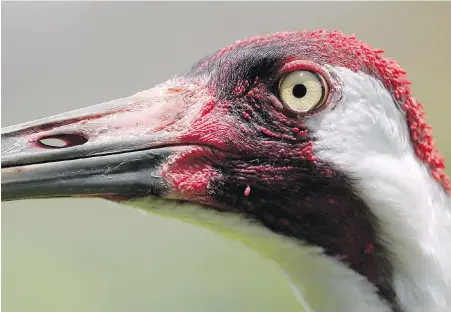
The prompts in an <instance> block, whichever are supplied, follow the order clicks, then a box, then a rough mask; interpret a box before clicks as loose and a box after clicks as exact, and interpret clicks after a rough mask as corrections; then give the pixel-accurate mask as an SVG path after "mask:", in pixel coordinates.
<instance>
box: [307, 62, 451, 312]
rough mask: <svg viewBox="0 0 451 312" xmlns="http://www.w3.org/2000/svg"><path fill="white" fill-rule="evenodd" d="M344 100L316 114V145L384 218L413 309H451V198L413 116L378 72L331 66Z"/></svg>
mask: <svg viewBox="0 0 451 312" xmlns="http://www.w3.org/2000/svg"><path fill="white" fill-rule="evenodd" d="M331 70H333V71H335V72H336V73H337V75H338V76H339V77H342V79H343V81H345V82H346V84H345V85H343V90H342V91H343V101H346V103H340V105H337V106H336V107H335V108H334V109H333V110H329V111H325V112H323V113H321V114H318V116H315V117H314V118H313V119H312V120H311V121H310V124H309V126H310V129H311V130H312V131H313V132H314V133H315V136H316V143H315V145H314V151H315V152H316V155H317V156H318V158H320V159H321V160H323V161H325V162H328V163H331V164H334V165H335V166H336V167H337V168H338V170H340V171H342V172H344V173H345V174H346V175H348V176H349V177H350V178H351V179H352V180H353V181H354V185H353V191H354V193H356V195H358V196H359V197H360V198H361V199H363V200H364V201H365V203H366V204H367V206H368V207H369V208H370V210H371V212H372V213H373V214H374V215H375V216H376V218H377V219H378V220H379V226H378V229H377V231H378V235H379V237H380V240H381V242H382V243H383V244H384V245H385V247H386V248H387V249H388V251H389V253H390V255H389V261H390V262H391V264H392V266H393V274H394V276H393V286H394V289H395V291H396V294H397V297H398V300H399V303H400V306H401V308H403V309H404V311H406V312H445V311H451V199H450V196H449V195H448V194H447V193H446V192H445V190H444V189H443V188H442V186H441V185H439V184H438V183H437V181H436V180H435V179H433V177H432V175H431V173H430V172H429V171H428V169H427V166H426V165H425V164H424V163H423V162H421V161H420V160H419V159H418V158H417V157H416V156H415V153H414V151H413V148H412V146H411V140H410V136H409V131H408V128H407V124H406V119H405V118H406V117H405V116H404V115H403V114H402V112H400V110H399V109H398V108H397V105H396V104H395V103H394V102H393V99H392V97H391V95H390V94H389V92H388V91H387V90H386V89H385V88H384V86H383V85H382V84H381V83H380V82H379V81H378V80H376V79H375V78H373V77H371V76H369V75H366V74H364V73H356V72H352V71H350V70H348V69H346V68H340V67H338V68H333V69H331Z"/></svg>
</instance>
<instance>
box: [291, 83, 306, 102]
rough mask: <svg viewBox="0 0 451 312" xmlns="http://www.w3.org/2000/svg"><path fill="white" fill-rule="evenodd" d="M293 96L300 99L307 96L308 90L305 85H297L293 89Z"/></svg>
mask: <svg viewBox="0 0 451 312" xmlns="http://www.w3.org/2000/svg"><path fill="white" fill-rule="evenodd" d="M292 92H293V95H294V96H295V97H297V98H298V99H300V98H303V97H304V96H305V95H306V94H307V88H306V87H305V86H304V85H303V84H297V85H295V86H294V87H293V91H292Z"/></svg>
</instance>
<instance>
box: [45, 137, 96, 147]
mask: <svg viewBox="0 0 451 312" xmlns="http://www.w3.org/2000/svg"><path fill="white" fill-rule="evenodd" d="M86 142H88V139H87V138H85V137H84V136H81V135H78V134H56V135H51V136H47V137H43V138H41V139H39V140H38V141H37V143H38V144H39V145H40V146H41V147H44V148H66V147H72V146H77V145H82V144H85V143H86Z"/></svg>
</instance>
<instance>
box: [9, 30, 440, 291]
mask: <svg viewBox="0 0 451 312" xmlns="http://www.w3.org/2000/svg"><path fill="white" fill-rule="evenodd" d="M46 138H47V139H48V138H56V139H59V140H61V142H63V144H62V146H58V147H55V146H48V145H46V144H45V140H46ZM419 142H423V143H419ZM405 153H415V155H416V157H418V159H420V160H421V161H422V162H423V163H424V166H425V168H427V169H428V170H430V172H431V175H434V177H435V178H436V180H437V181H438V182H440V183H441V184H442V185H443V186H446V184H445V182H444V181H445V176H444V174H443V173H442V169H443V163H442V160H441V159H440V158H439V157H438V156H437V154H436V153H435V150H434V149H433V145H432V139H431V135H430V133H429V129H428V128H427V127H426V125H425V123H424V121H423V115H422V112H421V107H420V105H419V104H418V103H417V102H416V101H415V100H414V99H412V98H411V97H410V94H409V89H408V82H407V81H406V80H405V78H404V72H403V71H402V70H401V69H400V68H399V67H398V66H397V64H396V63H394V62H392V61H388V60H385V59H383V58H382V57H381V56H380V51H377V50H372V49H370V48H369V47H368V46H367V45H365V44H363V43H362V42H360V41H358V40H356V39H355V38H353V37H346V36H343V35H342V34H340V33H338V32H333V33H328V32H325V31H317V32H302V33H284V34H276V35H271V36H263V37H255V38H251V39H248V40H245V41H242V42H239V43H236V44H234V45H231V46H228V47H226V48H224V49H222V50H220V51H218V52H217V53H215V54H214V55H213V56H210V57H207V58H204V59H203V60H201V61H200V62H198V63H197V64H196V65H195V66H194V67H193V68H192V70H191V71H190V72H189V73H187V74H186V75H183V76H180V77H177V78H174V79H170V80H168V81H166V82H164V83H162V84H160V85H157V86H156V87H154V88H151V89H149V90H146V91H142V92H140V93H137V94H135V95H133V96H131V97H128V98H124V99H119V100H115V101H112V102H107V103H103V104H100V105H96V106H92V107H88V108H85V109H81V110H78V111H73V112H69V113H65V114H61V115H58V116H54V117H50V118H46V119H42V120H38V121H36V122H30V123H26V124H22V125H18V126H12V127H8V128H5V129H3V130H2V200H18V199H25V198H28V199H30V198H49V197H68V196H72V197H101V198H106V199H110V200H115V201H126V200H129V199H134V198H143V197H146V196H149V195H152V196H159V197H162V198H166V199H168V200H169V199H170V200H182V201H190V202H195V203H198V204H202V205H204V206H205V209H215V210H218V211H226V212H237V213H241V214H243V215H245V216H247V217H249V218H252V219H255V220H258V221H259V222H261V223H262V224H264V225H265V226H266V227H268V228H270V229H271V230H273V231H275V232H277V233H280V234H283V235H286V236H290V237H295V238H298V239H300V240H302V241H304V242H307V243H310V244H314V245H318V246H321V247H323V248H324V250H325V251H326V253H328V254H330V255H333V256H336V257H338V258H340V259H343V261H344V262H346V263H347V264H349V265H350V266H351V267H352V268H353V269H355V270H356V271H358V272H359V273H361V274H362V275H364V276H366V277H367V278H368V279H370V280H371V281H373V282H374V283H375V284H376V285H377V286H378V288H379V290H380V291H381V292H382V293H383V294H384V296H385V297H387V298H389V297H390V296H392V294H391V289H389V286H387V285H388V284H387V283H386V282H387V281H386V280H385V279H384V277H386V276H388V275H389V272H390V267H389V265H388V264H387V262H386V261H383V260H384V259H383V258H384V257H385V255H386V253H385V252H384V251H383V247H382V246H381V245H380V244H379V243H378V240H377V237H376V236H377V234H376V232H377V229H376V226H377V222H376V221H375V220H374V217H373V214H372V213H371V211H370V210H369V209H368V207H367V206H368V205H367V203H366V202H365V201H364V199H362V198H361V196H359V189H358V187H357V185H358V183H356V180H358V179H359V178H362V176H361V175H353V173H358V172H361V170H362V168H364V170H366V172H367V173H368V177H369V178H371V172H374V174H387V175H389V174H390V172H391V170H392V169H393V168H392V167H393V166H394V164H395V162H394V160H396V159H398V158H400V157H401V156H402V155H404V154H405Z"/></svg>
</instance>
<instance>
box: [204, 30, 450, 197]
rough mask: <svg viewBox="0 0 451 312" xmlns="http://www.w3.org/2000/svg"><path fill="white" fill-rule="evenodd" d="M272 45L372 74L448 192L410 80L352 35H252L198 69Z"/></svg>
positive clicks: (440, 159) (378, 51) (322, 32)
mask: <svg viewBox="0 0 451 312" xmlns="http://www.w3.org/2000/svg"><path fill="white" fill-rule="evenodd" d="M273 43H278V44H285V45H289V44H295V45H297V46H302V47H303V49H304V50H303V51H302V53H301V55H306V57H305V58H306V59H308V58H310V60H311V61H315V62H316V63H318V64H321V65H324V64H329V65H332V66H342V67H347V68H349V69H351V70H353V71H355V72H357V71H362V72H365V73H369V74H373V75H376V76H377V77H378V78H379V79H380V80H381V81H382V82H383V83H384V85H385V87H386V88H388V89H389V90H390V91H391V92H392V94H393V96H394V98H395V99H396V100H397V101H398V103H399V104H400V106H401V107H402V109H403V110H404V112H405V113H406V117H407V123H408V126H409V130H410V136H411V141H412V145H413V147H414V150H415V154H416V156H417V157H418V158H419V159H421V160H422V161H423V162H424V163H425V164H426V165H427V166H428V168H429V169H430V171H431V174H432V176H433V177H434V179H435V180H437V182H439V183H440V184H441V185H442V186H443V187H444V188H445V189H446V191H447V192H449V193H451V182H450V180H449V178H448V177H447V176H446V174H445V162H444V159H443V157H442V156H441V155H440V153H439V152H438V151H437V149H436V148H435V142H434V139H433V136H432V131H431V128H430V127H429V126H428V125H427V123H426V120H425V113H424V109H423V106H422V105H421V104H420V103H419V102H418V101H417V100H416V99H415V98H414V97H412V95H411V90H410V87H409V85H410V81H409V80H408V79H407V78H406V72H405V71H404V70H403V69H401V67H400V65H399V64H398V63H397V62H395V61H393V60H391V59H388V58H384V57H383V56H382V53H383V52H384V51H383V50H381V49H373V48H371V47H370V46H369V45H368V44H366V43H364V42H363V41H360V40H358V39H356V37H355V36H354V35H351V36H346V35H344V34H343V33H341V32H339V31H332V32H329V31H327V30H322V29H321V30H316V31H312V32H310V31H303V32H283V33H276V34H271V35H266V36H255V37H251V38H248V39H245V40H243V41H237V42H236V43H234V44H231V45H228V46H226V47H224V48H223V49H221V50H220V51H218V52H217V53H216V54H214V55H213V56H212V57H211V58H209V59H206V60H205V61H204V62H203V63H202V64H201V65H200V66H201V68H206V67H207V66H208V65H209V64H210V63H212V62H214V61H215V60H218V59H219V58H220V57H222V56H224V55H226V54H228V53H231V52H232V51H234V50H235V49H237V48H241V47H246V46H262V45H267V44H273ZM312 58H314V59H312ZM242 90H243V88H241V87H240V86H239V87H238V88H237V89H236V92H237V93H240V92H242ZM293 132H296V131H293Z"/></svg>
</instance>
